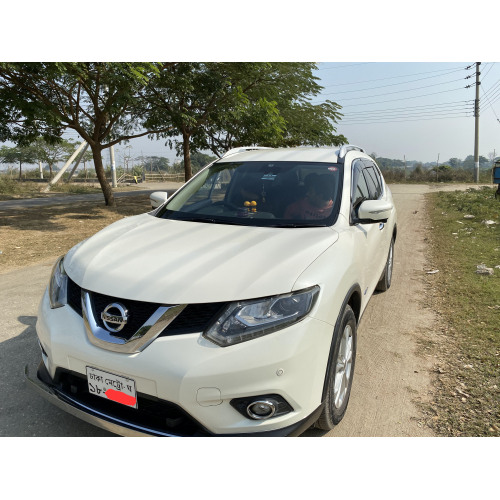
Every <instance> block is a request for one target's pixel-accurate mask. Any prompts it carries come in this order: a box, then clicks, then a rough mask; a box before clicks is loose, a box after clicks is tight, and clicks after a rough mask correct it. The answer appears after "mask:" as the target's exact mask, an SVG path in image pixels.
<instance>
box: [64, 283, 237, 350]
mask: <svg viewBox="0 0 500 500" xmlns="http://www.w3.org/2000/svg"><path fill="white" fill-rule="evenodd" d="M81 293H82V289H81V288H80V287H79V286H78V285H77V284H76V283H75V282H74V281H72V280H71V279H68V296H67V300H68V304H69V305H70V306H71V307H72V308H73V309H74V310H75V311H76V312H77V313H78V314H79V315H80V316H81V315H82V300H81ZM90 295H91V302H92V308H93V313H94V318H95V320H96V322H97V324H98V325H99V326H100V327H101V328H105V326H104V324H103V322H102V319H101V313H102V312H103V311H104V309H105V308H106V307H107V306H108V305H109V304H112V303H113V302H119V303H120V304H122V305H123V306H125V307H126V308H127V310H128V312H129V320H128V321H127V324H126V325H125V327H124V328H123V329H122V330H121V331H120V332H117V333H114V332H113V336H114V337H120V338H124V339H127V340H128V339H129V338H130V337H132V335H134V334H135V332H136V331H137V330H138V329H139V328H140V327H141V326H142V325H143V324H144V323H145V322H146V321H147V320H148V319H149V318H150V316H151V315H152V314H153V313H154V312H155V311H156V310H157V309H158V307H160V306H161V305H163V304H156V303H153V302H142V301H138V300H128V299H121V298H118V297H110V296H108V295H102V294H100V293H95V292H91V293H90ZM227 305H228V302H210V303H207V304H188V305H187V306H186V307H185V308H184V309H183V311H182V312H181V314H179V316H177V318H175V320H174V321H172V323H170V325H169V326H168V327H167V328H165V330H163V332H162V333H161V335H160V336H161V337H165V336H170V335H184V334H187V333H198V332H203V331H204V330H206V329H207V328H208V327H209V326H210V324H211V323H212V321H214V320H215V319H216V317H218V316H219V315H220V313H221V312H222V310H223V309H224V308H225V307H226V306H227Z"/></svg>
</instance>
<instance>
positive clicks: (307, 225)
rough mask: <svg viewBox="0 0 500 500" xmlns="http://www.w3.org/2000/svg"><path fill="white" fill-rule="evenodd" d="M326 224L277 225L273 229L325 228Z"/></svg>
mask: <svg viewBox="0 0 500 500" xmlns="http://www.w3.org/2000/svg"><path fill="white" fill-rule="evenodd" d="M325 226H326V224H293V223H288V224H275V225H273V226H271V227H325Z"/></svg>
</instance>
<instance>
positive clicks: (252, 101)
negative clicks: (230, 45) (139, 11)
mask: <svg viewBox="0 0 500 500" xmlns="http://www.w3.org/2000/svg"><path fill="white" fill-rule="evenodd" d="M315 68H316V66H315V64H313V63H210V62H207V63H189V62H182V63H106V62H101V63H84V62H79V63H0V141H7V140H10V141H13V142H16V143H17V144H18V145H21V146H22V145H27V144H31V143H32V142H33V141H34V140H35V139H36V138H38V137H42V138H43V139H44V140H45V141H46V142H48V143H50V144H54V143H58V142H61V140H62V139H61V136H62V133H63V131H64V130H65V129H72V130H74V131H76V132H77V133H78V134H79V135H80V137H82V139H83V140H85V141H87V143H88V144H89V147H90V149H91V151H92V155H93V159H94V166H95V170H96V175H97V178H98V179H99V182H100V184H101V188H102V190H103V193H104V198H105V202H106V204H107V205H114V197H113V192H112V189H111V187H110V185H109V182H108V180H107V179H106V175H105V171H104V167H103V163H102V156H101V153H102V150H103V149H105V148H109V147H110V146H113V145H115V144H118V143H119V142H126V141H129V140H131V139H134V138H137V137H141V136H145V135H148V136H149V137H151V138H153V137H157V138H158V137H162V138H165V139H166V140H167V144H169V145H170V146H171V147H175V148H176V149H177V151H178V152H179V153H180V152H182V155H183V164H184V171H185V179H186V180H188V179H189V178H190V177H191V175H192V166H191V152H192V151H193V152H196V151H207V150H209V151H212V152H213V153H214V154H216V155H217V156H220V155H222V154H223V153H224V152H225V151H227V150H228V149H230V148H232V147H236V146H245V145H252V144H259V145H262V146H297V145H339V144H342V143H344V142H346V138H345V137H344V136H342V135H336V128H335V125H336V122H337V120H338V119H339V118H340V116H341V114H340V112H339V110H340V106H338V105H337V104H335V103H334V102H332V101H324V102H320V101H319V100H318V97H319V93H320V91H321V89H322V87H321V86H320V85H319V84H318V82H317V80H318V79H317V78H316V77H314V75H313V70H314V69H315Z"/></svg>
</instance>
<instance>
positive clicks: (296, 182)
mask: <svg viewBox="0 0 500 500" xmlns="http://www.w3.org/2000/svg"><path fill="white" fill-rule="evenodd" d="M342 167H343V166H342V165H339V164H336V163H316V162H286V161H281V162H280V161H277V162H263V161H252V162H222V163H215V164H213V165H212V166H210V167H208V168H206V169H204V170H202V171H201V172H200V173H199V174H198V175H197V176H196V177H194V178H193V179H192V181H191V182H189V183H188V184H186V185H185V186H184V187H183V188H182V189H180V190H179V191H178V192H177V193H176V194H175V196H174V197H173V198H172V199H171V200H170V201H169V202H167V203H166V205H164V206H163V207H162V208H161V209H160V210H159V211H158V213H157V214H156V216H157V217H161V218H164V219H175V220H188V221H196V222H208V223H218V224H238V225H251V226H273V227H304V226H327V225H331V224H333V223H334V222H335V221H336V220H337V216H338V211H339V207H340V196H341V186H342V175H343V170H342Z"/></svg>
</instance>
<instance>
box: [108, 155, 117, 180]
mask: <svg viewBox="0 0 500 500" xmlns="http://www.w3.org/2000/svg"><path fill="white" fill-rule="evenodd" d="M109 161H110V162H111V186H112V187H114V188H115V187H116V165H115V149H114V147H113V146H111V147H110V148H109Z"/></svg>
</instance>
